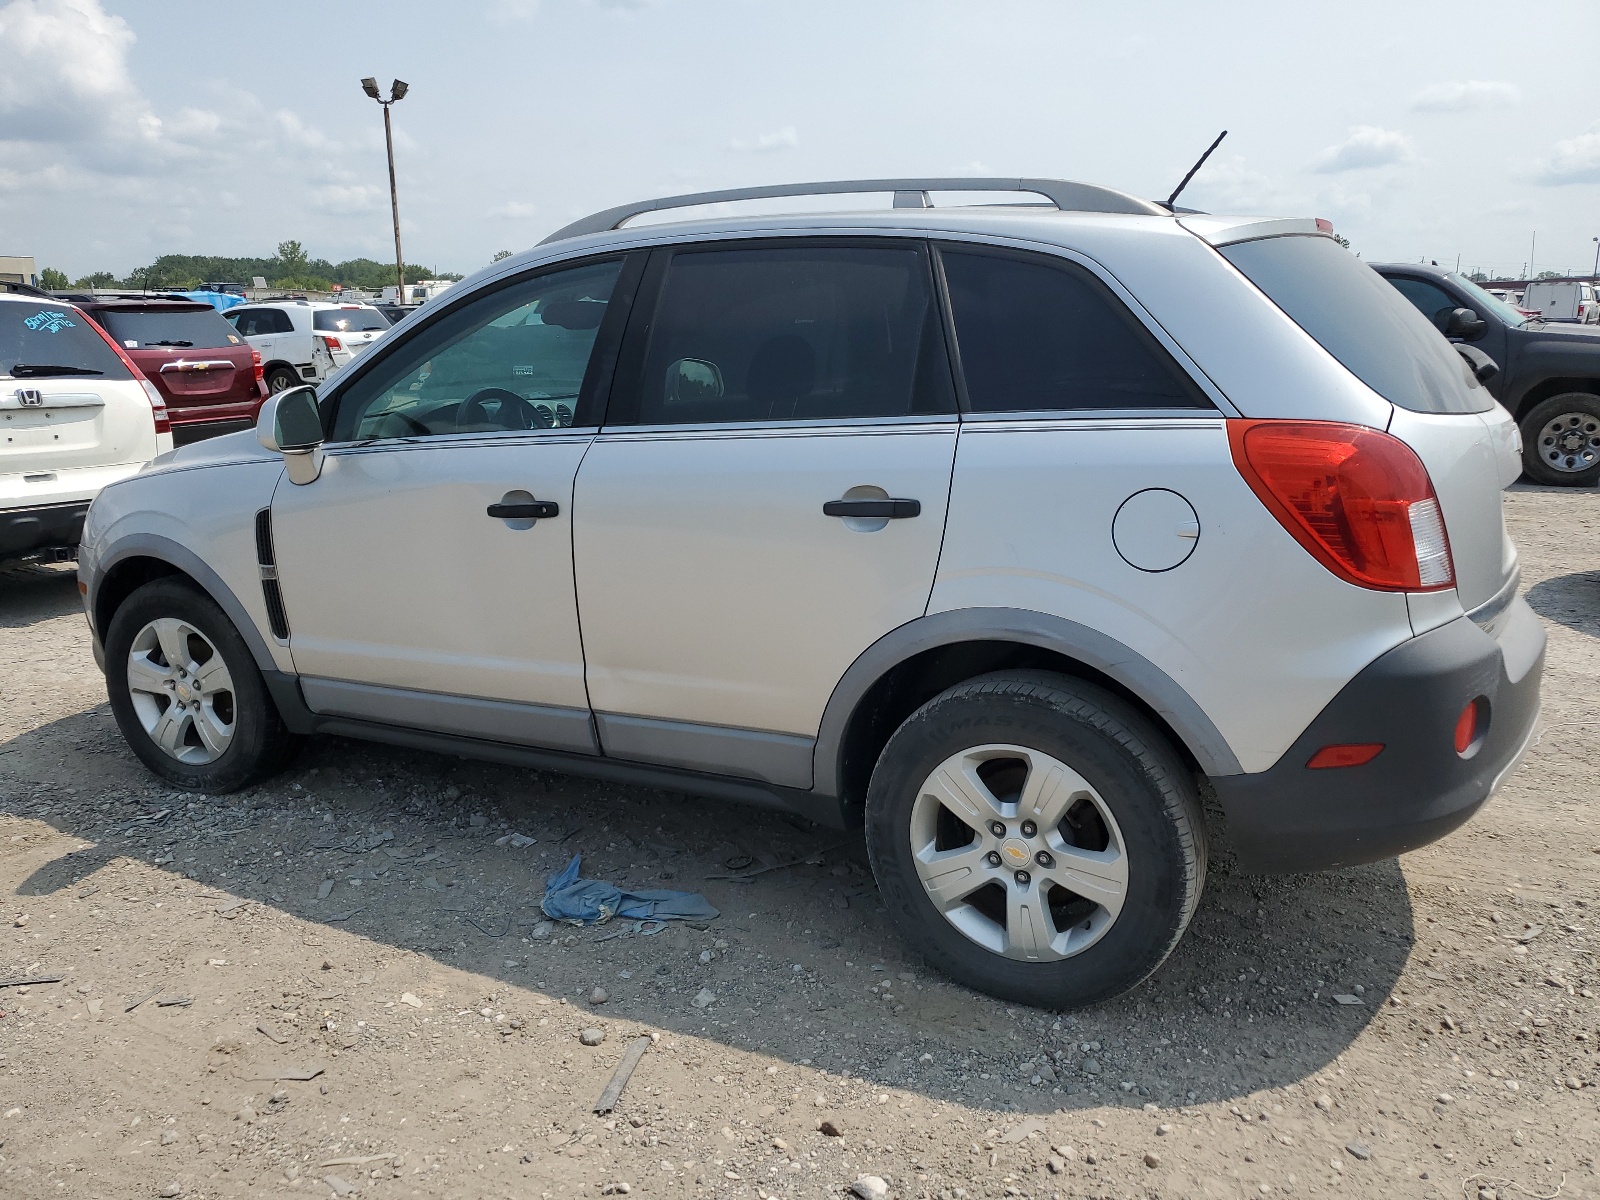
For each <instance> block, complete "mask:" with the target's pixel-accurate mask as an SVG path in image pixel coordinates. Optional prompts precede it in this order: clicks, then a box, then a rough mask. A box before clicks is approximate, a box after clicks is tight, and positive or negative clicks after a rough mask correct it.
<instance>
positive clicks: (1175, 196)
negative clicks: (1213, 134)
mask: <svg viewBox="0 0 1600 1200" xmlns="http://www.w3.org/2000/svg"><path fill="white" fill-rule="evenodd" d="M1227 136H1228V131H1227V130H1226V129H1224V130H1223V131H1222V132H1221V133H1219V134H1217V140H1216V141H1214V142H1212V143H1211V145H1209V146H1207V147H1206V152H1205V153H1204V154H1202V155H1201V156H1200V161H1199V162H1197V163H1195V165H1194V166H1192V167H1190V168H1189V173H1188V174H1187V175H1185V176H1184V177H1183V182H1182V183H1180V184H1179V185H1178V186H1177V187H1175V188H1173V189H1172V195H1170V196H1168V197H1167V207H1168V208H1169V209H1171V208H1172V206H1173V205H1174V204H1175V203H1176V202H1177V199H1178V195H1179V193H1181V192H1182V191H1183V189H1184V188H1186V187H1188V186H1189V180H1191V179H1193V178H1194V173H1195V172H1196V171H1198V170H1199V169H1200V168H1201V167H1203V166H1205V165H1206V159H1208V158H1210V157H1211V152H1212V151H1213V150H1215V149H1216V148H1217V147H1218V146H1220V145H1222V139H1223V138H1225V137H1227ZM1174 211H1176V210H1174Z"/></svg>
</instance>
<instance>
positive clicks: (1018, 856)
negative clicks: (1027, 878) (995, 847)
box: [1000, 838, 1033, 867]
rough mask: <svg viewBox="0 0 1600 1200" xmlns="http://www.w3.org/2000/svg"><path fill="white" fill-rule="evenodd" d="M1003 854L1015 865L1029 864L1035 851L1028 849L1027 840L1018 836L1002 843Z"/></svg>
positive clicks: (1001, 850) (1001, 852)
mask: <svg viewBox="0 0 1600 1200" xmlns="http://www.w3.org/2000/svg"><path fill="white" fill-rule="evenodd" d="M1000 854H1001V856H1002V857H1003V858H1004V859H1005V860H1006V861H1007V862H1008V863H1010V864H1011V865H1012V866H1014V867H1023V866H1027V864H1028V863H1029V861H1030V860H1031V859H1032V858H1033V853H1032V851H1030V850H1029V849H1028V845H1027V843H1026V842H1022V841H1019V840H1017V839H1016V838H1007V839H1006V840H1005V841H1003V842H1001V843H1000Z"/></svg>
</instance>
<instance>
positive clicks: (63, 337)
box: [0, 301, 133, 379]
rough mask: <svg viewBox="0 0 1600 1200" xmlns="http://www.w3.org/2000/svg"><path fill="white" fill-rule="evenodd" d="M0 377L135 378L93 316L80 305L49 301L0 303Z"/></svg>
mask: <svg viewBox="0 0 1600 1200" xmlns="http://www.w3.org/2000/svg"><path fill="white" fill-rule="evenodd" d="M0 375H3V376H8V377H10V378H13V379H60V378H65V377H69V376H83V377H86V378H102V379H132V378H133V376H132V374H130V373H129V371H128V368H127V367H125V366H123V364H122V360H121V359H120V358H118V357H117V352H116V351H115V350H113V349H112V348H111V347H110V346H108V345H107V344H106V340H105V338H104V337H102V336H101V334H100V331H99V330H98V329H96V328H95V327H94V325H93V324H92V323H90V321H89V318H88V317H86V316H85V315H84V314H83V313H82V312H80V311H79V310H78V309H76V308H71V307H65V306H62V305H58V304H51V303H49V302H48V301H46V302H43V303H40V304H33V303H26V304H21V303H10V302H7V303H0Z"/></svg>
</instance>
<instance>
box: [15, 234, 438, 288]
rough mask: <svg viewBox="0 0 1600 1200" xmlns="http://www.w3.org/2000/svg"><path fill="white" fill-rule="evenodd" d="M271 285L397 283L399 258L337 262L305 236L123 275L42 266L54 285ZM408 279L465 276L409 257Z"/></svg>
mask: <svg viewBox="0 0 1600 1200" xmlns="http://www.w3.org/2000/svg"><path fill="white" fill-rule="evenodd" d="M258 275H259V276H260V277H261V278H263V279H265V280H266V281H267V285H268V286H269V287H274V288H285V289H290V290H294V291H304V292H329V291H332V290H333V288H334V285H336V284H337V285H339V286H341V287H354V288H363V289H368V290H372V291H376V290H378V289H379V288H384V287H389V286H391V285H392V284H393V283H394V264H393V263H392V262H391V263H381V262H375V261H374V260H372V259H370V258H352V259H347V260H346V261H344V262H340V263H331V262H329V261H328V260H327V259H325V258H311V257H310V256H309V255H307V253H306V251H305V249H304V247H302V246H301V244H300V243H299V242H296V241H288V242H280V243H279V244H278V252H277V254H276V255H274V256H273V257H271V258H225V257H222V256H220V255H211V254H163V255H162V256H161V257H160V258H158V259H156V260H155V262H153V263H151V264H150V265H149V266H146V267H135V268H134V269H133V270H132V271H129V272H128V274H127V275H126V276H125V277H123V278H120V279H119V278H118V277H117V276H116V275H115V274H113V273H112V272H110V271H95V272H92V273H91V274H88V275H85V276H83V277H82V278H80V279H76V280H69V279H68V278H67V275H66V272H64V271H58V270H56V269H55V268H53V267H46V268H45V269H44V270H43V271H41V272H39V282H40V284H41V285H42V286H43V287H44V288H46V289H47V290H50V291H56V290H60V289H62V288H67V287H80V288H127V289H129V290H134V291H157V290H164V291H186V290H188V289H191V288H195V287H198V286H199V285H200V284H202V283H240V284H244V285H245V286H247V287H248V286H249V284H250V281H251V280H253V279H254V278H255V277H256V276H258ZM405 277H406V282H407V283H416V282H417V281H418V280H422V279H460V278H462V277H461V276H460V275H454V274H451V273H449V272H439V271H435V270H434V269H433V268H432V267H423V266H418V265H417V264H415V263H407V264H406V268H405Z"/></svg>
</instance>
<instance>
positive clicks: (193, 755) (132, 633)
mask: <svg viewBox="0 0 1600 1200" xmlns="http://www.w3.org/2000/svg"><path fill="white" fill-rule="evenodd" d="M169 651H170V654H169ZM105 652H106V690H107V692H108V694H109V696H110V700H111V712H112V715H113V716H115V717H116V719H117V726H118V727H119V728H120V729H121V730H122V736H123V737H124V738H125V739H126V740H127V743H128V745H129V746H131V747H132V748H133V752H134V753H135V754H137V755H138V756H139V759H140V761H142V762H143V763H144V765H145V766H147V767H149V768H150V770H151V771H153V772H155V774H157V775H159V776H160V777H161V778H162V779H165V780H167V781H168V782H169V783H172V784H175V785H176V786H178V787H181V788H183V789H184V790H186V791H191V792H209V793H213V794H215V793H222V792H235V791H238V790H239V789H240V788H243V787H248V786H249V785H250V784H252V783H255V782H257V781H259V780H261V779H265V778H266V777H267V776H269V775H271V774H273V773H274V772H276V771H277V770H279V769H280V768H281V767H282V766H283V765H284V764H285V763H286V762H287V761H288V759H289V756H290V755H291V753H292V752H293V750H294V748H295V746H296V745H297V741H296V739H295V738H294V736H293V735H292V734H290V732H289V731H288V729H286V728H285V727H284V724H283V721H282V719H281V718H280V717H279V715H278V708H277V705H276V704H274V703H273V700H272V697H271V695H270V694H269V693H268V692H267V686H266V683H265V681H264V680H263V679H262V678H261V671H260V670H259V669H258V668H257V667H256V663H255V658H254V657H253V656H252V655H251V653H250V649H249V647H248V646H246V645H245V643H244V639H243V638H242V637H240V636H239V631H238V630H237V629H235V628H234V627H233V622H231V621H229V620H228V618H227V616H226V614H224V613H223V611H222V609H221V608H219V607H218V606H217V604H216V602H215V601H214V600H212V599H211V597H210V596H207V595H206V594H205V593H204V592H202V591H200V589H199V588H197V587H195V586H194V585H193V584H191V583H189V582H187V581H185V580H180V579H174V578H170V577H169V578H164V579H157V580H155V581H153V582H151V583H147V584H145V585H144V586H143V587H141V588H139V589H138V590H137V591H135V592H134V593H133V594H132V595H131V596H129V597H128V598H127V599H126V600H125V601H123V603H122V606H121V607H120V608H118V609H117V611H116V615H115V616H113V617H112V618H111V623H110V626H109V627H108V629H107V630H106V643H105ZM180 658H186V659H188V662H186V663H184V664H183V665H181V666H179V665H176V664H174V663H172V660H174V659H180ZM218 660H220V664H219V661H218ZM180 672H181V676H182V677H179V673H180ZM130 681H132V682H131V683H130ZM191 689H193V690H191ZM163 699H164V700H165V704H163V703H162V701H163ZM186 709H187V710H188V711H185V710H186ZM175 711H176V712H177V714H178V715H177V716H176V718H174V712H175ZM158 739H159V740H158ZM163 740H164V741H165V742H166V743H167V744H168V745H169V746H171V747H173V748H172V749H170V750H169V749H165V748H163V746H162V744H161V741H163Z"/></svg>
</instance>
